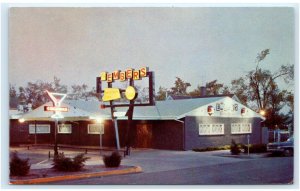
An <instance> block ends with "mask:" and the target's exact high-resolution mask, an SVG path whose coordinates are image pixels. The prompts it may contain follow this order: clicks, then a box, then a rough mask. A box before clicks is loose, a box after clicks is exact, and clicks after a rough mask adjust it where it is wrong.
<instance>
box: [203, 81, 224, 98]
mask: <svg viewBox="0 0 300 191" xmlns="http://www.w3.org/2000/svg"><path fill="white" fill-rule="evenodd" d="M217 81H218V80H213V81H211V82H208V83H206V86H205V87H206V94H207V95H219V94H220V90H221V88H222V87H223V86H224V85H223V84H220V83H217Z"/></svg>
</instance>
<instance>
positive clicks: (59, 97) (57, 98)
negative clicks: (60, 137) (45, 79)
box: [44, 91, 68, 157]
mask: <svg viewBox="0 0 300 191" xmlns="http://www.w3.org/2000/svg"><path fill="white" fill-rule="evenodd" d="M46 92H47V94H48V95H49V97H50V99H51V101H52V103H53V107H52V110H47V108H51V107H48V106H46V107H45V108H44V110H45V111H54V114H53V115H52V116H51V118H54V119H55V127H54V157H56V156H58V147H57V128H58V119H61V118H63V116H62V114H61V111H68V110H64V109H62V108H61V107H60V106H61V103H62V102H63V100H64V99H65V98H66V97H67V94H61V93H52V92H48V91H46Z"/></svg>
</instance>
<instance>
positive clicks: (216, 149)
mask: <svg viewBox="0 0 300 191" xmlns="http://www.w3.org/2000/svg"><path fill="white" fill-rule="evenodd" d="M229 149H230V145H224V146H220V147H206V148H195V149H193V151H195V152H205V151H218V150H229Z"/></svg>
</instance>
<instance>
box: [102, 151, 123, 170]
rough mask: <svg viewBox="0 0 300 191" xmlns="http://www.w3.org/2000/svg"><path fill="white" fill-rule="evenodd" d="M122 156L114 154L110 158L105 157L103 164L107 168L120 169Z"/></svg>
mask: <svg viewBox="0 0 300 191" xmlns="http://www.w3.org/2000/svg"><path fill="white" fill-rule="evenodd" d="M121 159H122V156H121V155H120V154H119V153H118V152H113V153H112V154H111V155H110V156H107V155H105V156H104V157H103V162H104V164H105V167H119V166H120V164H121Z"/></svg>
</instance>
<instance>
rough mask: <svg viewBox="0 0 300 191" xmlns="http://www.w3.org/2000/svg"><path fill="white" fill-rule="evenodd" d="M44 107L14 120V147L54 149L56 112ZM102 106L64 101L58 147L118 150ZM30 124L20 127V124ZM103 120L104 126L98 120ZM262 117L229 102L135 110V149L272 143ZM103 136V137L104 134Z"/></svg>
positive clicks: (121, 124) (122, 129) (122, 120)
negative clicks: (268, 139) (51, 146)
mask: <svg viewBox="0 0 300 191" xmlns="http://www.w3.org/2000/svg"><path fill="white" fill-rule="evenodd" d="M49 104H51V103H50V102H49V103H47V104H44V105H42V106H40V107H38V108H36V109H34V110H32V111H30V112H28V113H26V114H24V115H19V116H11V120H10V144H11V145H14V144H34V143H35V144H51V143H54V136H55V135H54V134H55V133H54V132H55V131H54V128H55V122H54V119H52V118H51V115H53V112H45V111H44V106H46V105H49ZM100 105H101V102H99V101H81V100H65V101H64V103H63V104H62V106H64V107H68V108H69V111H68V112H63V113H62V114H63V115H64V118H63V119H59V122H58V130H57V141H58V144H66V145H82V146H99V141H100V139H101V141H102V144H103V146H105V147H115V145H116V138H115V130H114V128H113V123H112V120H111V113H110V108H105V109H101V108H100ZM127 109H128V108H126V107H118V108H116V109H115V110H116V111H115V112H116V114H118V117H117V123H118V131H119V139H120V145H121V147H124V146H125V142H126V137H127V117H126V116H125V115H124V114H125V113H126V112H127ZM20 118H22V119H25V122H23V123H21V122H20V121H19V120H18V119H20ZM99 119H101V122H99V121H98V120H99ZM264 120H265V118H264V117H263V116H261V115H260V114H258V113H256V112H254V111H252V110H251V109H250V108H248V107H246V106H244V105H242V104H241V103H239V102H238V101H237V100H235V99H233V98H232V97H230V96H216V97H212V96H210V97H201V98H194V99H178V100H165V101H156V103H155V105H154V106H139V107H135V108H134V113H133V122H132V125H131V128H130V135H129V137H130V140H131V145H132V147H133V148H154V149H167V150H191V149H194V148H206V147H215V146H222V145H229V144H230V143H231V140H232V139H234V140H235V141H236V142H237V143H244V144H246V143H247V138H249V140H250V143H251V144H257V143H266V142H267V128H265V127H262V122H263V121H264ZM99 132H101V136H99V135H100V133H99Z"/></svg>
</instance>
